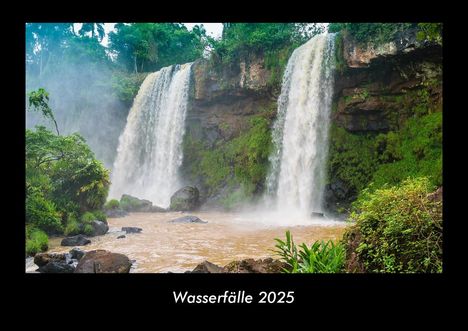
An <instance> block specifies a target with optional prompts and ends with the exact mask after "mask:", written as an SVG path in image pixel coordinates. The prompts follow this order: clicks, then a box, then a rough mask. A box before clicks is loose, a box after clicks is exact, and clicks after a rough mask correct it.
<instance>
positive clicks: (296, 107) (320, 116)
mask: <svg viewBox="0 0 468 331" xmlns="http://www.w3.org/2000/svg"><path fill="white" fill-rule="evenodd" d="M334 39H335V38H334V34H321V35H317V36H315V37H314V38H312V39H311V40H309V41H308V42H307V43H305V44H304V45H302V46H301V47H299V48H297V49H296V50H295V51H294V52H293V54H292V55H291V57H290V58H289V61H288V64H287V67H286V70H285V73H284V76H283V83H282V87H281V95H280V97H279V99H278V115H277V116H278V117H277V119H276V122H275V124H274V128H273V133H272V134H273V144H274V152H273V153H272V154H271V156H270V162H271V169H270V173H269V175H268V177H267V192H268V193H269V195H270V196H271V197H272V198H273V204H274V206H275V207H276V209H277V210H278V211H280V212H282V213H286V214H287V215H289V217H290V216H291V214H295V215H303V216H308V215H310V214H311V212H322V205H323V192H324V188H325V180H326V162H327V151H328V130H329V123H330V109H331V101H332V96H333V69H334V63H333V61H334ZM289 217H288V218H289Z"/></svg>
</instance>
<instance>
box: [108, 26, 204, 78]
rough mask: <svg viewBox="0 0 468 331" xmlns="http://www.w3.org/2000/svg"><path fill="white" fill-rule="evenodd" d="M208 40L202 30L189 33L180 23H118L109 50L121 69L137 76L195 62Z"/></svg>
mask: <svg viewBox="0 0 468 331" xmlns="http://www.w3.org/2000/svg"><path fill="white" fill-rule="evenodd" d="M209 40H210V39H209V38H208V37H207V36H206V31H205V30H204V29H201V28H200V27H198V28H196V29H195V30H192V31H188V30H187V28H186V27H185V26H184V25H183V24H179V23H133V24H124V23H119V24H116V25H115V31H112V32H111V33H109V49H110V50H111V52H113V53H114V54H116V56H117V62H118V63H119V64H120V65H122V66H123V67H125V68H127V69H128V70H133V71H134V72H135V73H137V72H143V71H145V70H146V71H155V70H159V69H160V68H162V67H165V66H169V65H172V64H182V63H186V62H191V61H194V60H195V59H197V58H199V57H201V56H202V54H203V51H204V49H205V47H206V45H207V42H208V41H209Z"/></svg>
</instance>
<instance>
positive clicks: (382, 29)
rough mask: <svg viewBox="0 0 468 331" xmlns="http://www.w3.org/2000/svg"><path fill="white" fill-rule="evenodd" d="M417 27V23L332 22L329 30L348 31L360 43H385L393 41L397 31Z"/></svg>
mask: <svg viewBox="0 0 468 331" xmlns="http://www.w3.org/2000/svg"><path fill="white" fill-rule="evenodd" d="M413 27H416V23H330V24H329V26H328V31H329V32H342V31H346V33H347V34H349V35H350V36H351V37H353V38H354V39H355V40H356V41H357V42H359V43H363V44H364V43H368V42H372V43H375V44H383V43H386V42H390V41H392V40H393V39H394V38H395V36H396V35H397V33H399V32H402V31H405V30H407V29H410V28H413Z"/></svg>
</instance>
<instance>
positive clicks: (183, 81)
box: [109, 63, 192, 207]
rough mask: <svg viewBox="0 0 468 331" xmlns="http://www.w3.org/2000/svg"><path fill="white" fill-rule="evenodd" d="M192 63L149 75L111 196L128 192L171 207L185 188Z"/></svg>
mask: <svg viewBox="0 0 468 331" xmlns="http://www.w3.org/2000/svg"><path fill="white" fill-rule="evenodd" d="M191 66H192V64H191V63H188V64H184V65H175V66H170V67H165V68H162V69H161V70H159V71H158V72H154V73H151V74H149V75H148V76H147V77H146V79H145V81H144V82H143V84H142V85H141V87H140V90H139V91H138V95H137V96H136V98H135V101H134V104H133V106H132V108H131V110H130V112H129V114H128V118H127V124H126V126H125V130H124V132H123V133H122V135H121V136H120V139H119V147H118V150H117V158H116V160H115V163H114V169H113V172H112V178H111V181H112V185H111V189H110V193H109V196H110V197H113V198H117V199H118V198H120V196H121V195H122V194H124V193H126V194H131V195H134V196H137V197H139V198H144V199H148V200H151V201H152V202H153V204H155V205H157V206H160V207H168V206H169V203H170V197H171V194H172V193H174V191H175V190H177V189H178V188H179V185H180V183H179V177H178V170H179V166H180V165H181V163H182V157H183V155H182V146H181V145H182V139H183V135H184V129H185V116H186V111H187V101H188V94H189V86H190V71H191Z"/></svg>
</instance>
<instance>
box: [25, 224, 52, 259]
mask: <svg viewBox="0 0 468 331" xmlns="http://www.w3.org/2000/svg"><path fill="white" fill-rule="evenodd" d="M48 247H49V238H48V237H47V234H46V233H45V232H44V231H41V230H38V229H34V228H31V227H26V255H35V254H37V253H39V252H43V251H46V250H47V249H48Z"/></svg>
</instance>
